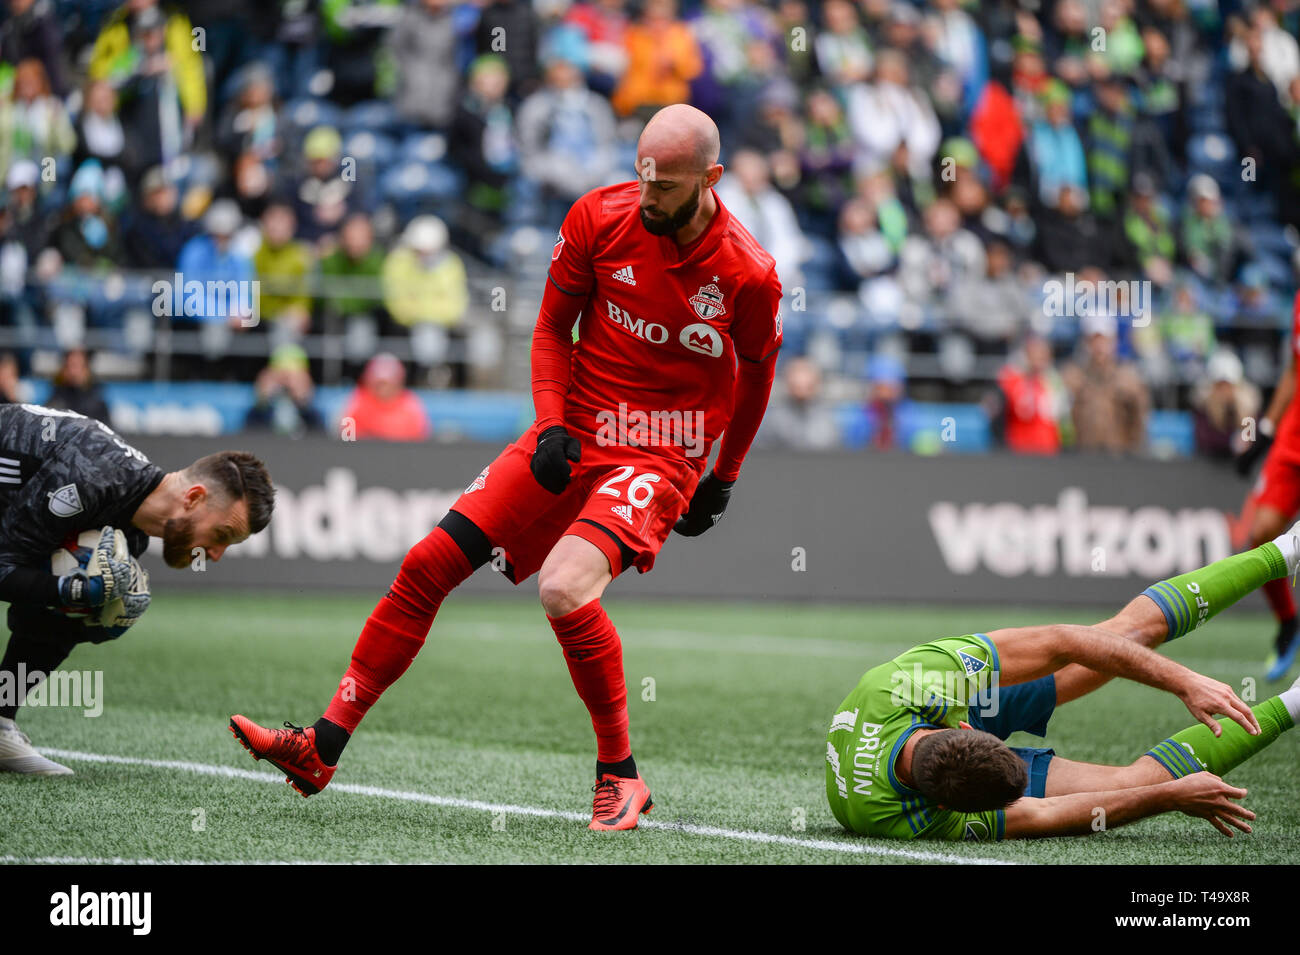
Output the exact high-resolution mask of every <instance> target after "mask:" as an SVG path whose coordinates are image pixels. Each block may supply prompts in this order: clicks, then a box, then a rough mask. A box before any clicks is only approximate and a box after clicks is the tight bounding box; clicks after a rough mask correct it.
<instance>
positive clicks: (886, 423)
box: [849, 353, 907, 451]
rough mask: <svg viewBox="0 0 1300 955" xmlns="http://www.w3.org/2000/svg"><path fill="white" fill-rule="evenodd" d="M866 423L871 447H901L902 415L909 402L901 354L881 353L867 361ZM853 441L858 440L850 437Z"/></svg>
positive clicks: (854, 442) (878, 448) (905, 373)
mask: <svg viewBox="0 0 1300 955" xmlns="http://www.w3.org/2000/svg"><path fill="white" fill-rule="evenodd" d="M867 379H868V383H867V404H866V409H865V410H866V415H865V424H866V427H867V435H868V441H869V444H870V447H872V448H875V449H876V450H878V451H887V450H891V449H894V448H899V447H901V446H902V445H901V444H900V440H901V438H900V436H899V415H900V412H901V411H902V409H903V408H904V407H905V406H906V405H907V398H906V391H905V389H906V386H907V372H906V371H905V370H904V367H903V362H902V360H901V359H899V358H898V357H896V356H894V355H891V354H886V353H881V354H878V355H874V356H872V358H871V360H870V362H868V364H867ZM849 443H851V444H856V443H857V442H856V441H853V440H852V439H850V442H849Z"/></svg>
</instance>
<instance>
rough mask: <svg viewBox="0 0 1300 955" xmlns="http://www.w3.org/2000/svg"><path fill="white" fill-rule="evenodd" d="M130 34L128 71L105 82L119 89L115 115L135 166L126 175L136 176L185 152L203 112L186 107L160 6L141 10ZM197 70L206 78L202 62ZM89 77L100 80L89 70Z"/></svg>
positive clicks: (168, 163) (167, 165)
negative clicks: (120, 124) (129, 146)
mask: <svg viewBox="0 0 1300 955" xmlns="http://www.w3.org/2000/svg"><path fill="white" fill-rule="evenodd" d="M132 33H133V40H132V46H131V52H132V53H133V54H134V57H133V59H132V60H131V64H130V69H129V72H128V73H127V74H126V75H125V76H121V77H117V78H113V77H110V78H109V81H110V82H113V83H114V85H116V86H117V89H118V95H119V100H120V106H119V115H120V116H121V118H122V127H123V129H125V130H126V135H127V140H128V141H129V142H130V143H131V158H132V159H133V165H134V168H133V169H132V170H128V175H129V177H130V178H132V179H133V180H134V179H136V178H138V177H139V175H140V174H141V173H142V172H143V171H144V170H145V169H147V168H149V167H150V166H159V165H161V166H164V167H170V166H171V164H172V163H174V162H175V161H176V160H177V159H178V158H179V157H180V156H181V155H182V154H183V153H184V152H185V151H186V150H188V149H189V147H190V145H191V144H192V142H193V138H194V132H195V130H196V129H197V128H198V126H199V124H200V123H201V122H202V121H203V112H202V111H200V112H198V113H191V112H189V110H188V109H187V106H186V103H185V99H184V95H183V91H182V88H181V85H180V82H179V77H178V76H177V68H178V65H177V61H176V58H175V54H174V53H173V52H172V50H171V49H170V47H169V40H170V38H169V24H168V20H167V18H166V16H164V14H163V13H162V12H161V11H160V10H159V8H158V7H157V6H147V7H145V8H144V9H142V10H141V11H140V13H139V15H138V16H136V17H135V19H134V20H133V21H132ZM187 49H188V45H187ZM189 55H194V54H192V53H191V54H189ZM199 69H200V73H199V77H198V79H199V81H200V82H204V78H203V73H202V66H200V67H199ZM91 75H92V78H95V79H102V78H104V77H101V76H98V75H96V74H95V73H94V72H93V71H92V74H91ZM204 105H205V108H206V97H205V99H204Z"/></svg>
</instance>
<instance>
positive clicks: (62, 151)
mask: <svg viewBox="0 0 1300 955" xmlns="http://www.w3.org/2000/svg"><path fill="white" fill-rule="evenodd" d="M5 2H6V3H7V10H5V11H4V19H3V21H0V176H2V177H3V184H4V190H3V195H4V201H3V207H2V208H0V333H2V332H4V331H5V330H6V329H8V330H10V331H11V332H13V336H12V338H11V339H10V342H11V344H13V343H17V345H16V347H14V348H13V350H14V351H15V353H16V355H17V360H18V363H19V365H20V366H22V365H25V364H26V363H27V362H28V361H29V357H30V353H31V348H30V347H24V346H23V343H24V342H35V341H39V340H41V339H40V333H41V330H42V329H50V328H52V329H55V330H57V331H58V336H57V338H58V341H59V342H60V343H61V344H62V345H64V346H65V347H67V346H75V345H77V342H75V341H71V342H70V341H69V340H68V339H69V337H70V336H71V337H72V338H74V339H75V337H76V335H77V333H78V331H79V330H82V329H92V330H94V329H100V330H108V331H110V332H111V331H114V330H116V329H119V328H122V327H124V326H125V325H126V322H125V317H126V316H127V315H128V314H129V312H130V309H131V307H132V305H133V302H134V305H135V307H137V308H139V307H141V306H144V307H148V305H147V304H146V303H150V304H152V306H153V308H152V314H153V316H155V317H157V316H159V311H158V308H157V296H156V295H155V296H154V298H153V300H152V302H150V299H149V298H148V296H143V297H142V296H140V295H137V298H136V299H135V300H133V299H132V297H131V293H130V291H129V289H128V291H127V292H120V291H119V292H117V294H108V295H106V294H104V289H105V288H108V289H109V290H110V292H112V291H113V289H114V286H113V284H112V283H111V282H106V281H105V279H106V277H109V276H112V275H115V274H117V273H120V272H121V270H123V269H128V270H140V271H142V272H146V273H149V274H153V275H161V276H164V277H166V278H170V276H171V274H172V273H178V274H177V278H178V279H180V278H181V276H183V277H184V281H190V280H198V281H200V282H203V283H222V282H243V283H248V282H252V281H254V280H255V281H257V282H259V283H260V288H261V296H260V300H259V302H258V303H257V306H256V309H257V313H258V314H257V315H256V316H250V314H249V311H250V308H249V306H248V304H247V303H241V302H237V301H236V302H231V303H226V302H217V303H214V302H212V301H211V299H210V298H209V299H207V300H204V298H203V296H199V300H198V301H197V302H194V301H190V300H189V299H187V298H186V297H185V296H184V295H183V290H182V289H177V290H176V295H175V296H174V300H175V304H176V305H177V306H178V307H176V308H175V309H172V308H170V305H171V304H172V301H171V299H172V298H173V296H168V299H169V301H168V306H169V307H168V309H167V310H166V312H165V320H166V322H167V323H168V325H169V326H170V327H174V328H176V329H177V330H180V331H185V330H194V331H197V332H199V333H200V334H199V335H198V336H197V337H196V338H195V339H194V341H196V342H198V343H199V344H198V345H196V346H195V347H194V348H193V349H192V354H190V355H188V356H186V355H185V354H184V350H185V349H184V348H181V349H180V351H178V354H177V360H176V362H175V363H174V365H173V374H175V375H179V376H181V377H199V378H218V379H220V378H226V379H229V378H234V379H237V380H242V381H248V382H255V383H256V390H257V394H258V409H260V410H258V411H257V414H258V415H260V416H261V417H259V418H257V419H256V420H259V421H270V422H272V423H274V422H276V421H285V422H287V421H289V416H288V414H287V412H286V411H285V409H286V408H287V407H289V406H291V405H295V404H297V405H301V404H303V402H302V401H295V399H294V395H295V394H297V395H298V396H299V397H301V395H302V394H304V388H305V389H307V393H309V389H310V385H311V380H312V378H313V376H317V375H318V374H319V370H320V367H321V366H320V361H321V359H320V347H319V342H320V341H321V340H322V339H337V340H340V341H343V340H346V341H347V342H348V343H350V344H349V354H352V355H354V356H366V357H368V356H369V355H372V354H374V352H375V351H377V350H378V345H379V344H380V343H390V344H391V343H393V342H397V343H399V344H401V348H397V349H394V350H397V351H399V353H400V354H399V355H397V356H394V355H385V356H384V358H385V360H384V361H383V362H381V363H380V365H382V367H380V368H378V369H375V368H373V367H372V366H371V364H367V363H366V362H364V361H363V360H361V357H358V360H357V361H355V362H353V363H352V364H351V365H349V366H347V367H348V369H349V371H350V374H351V375H352V376H353V377H355V378H356V379H357V380H358V382H359V383H364V382H371V383H374V382H378V383H379V384H380V386H381V387H382V386H383V384H384V383H385V382H390V381H392V380H393V378H394V376H395V374H396V371H397V368H401V370H402V374H403V378H405V377H407V376H408V375H409V374H412V373H413V374H415V375H418V376H419V379H418V381H417V382H416V383H417V384H420V385H425V386H433V387H463V386H466V385H472V384H474V382H475V372H474V369H475V367H476V363H477V360H476V357H475V348H473V347H471V343H470V341H469V339H470V334H469V333H470V331H471V330H472V329H473V328H474V327H475V322H476V321H478V322H483V323H487V324H489V325H490V324H491V323H492V322H494V321H499V319H498V318H496V317H495V313H494V310H493V309H492V308H491V307H490V305H489V304H488V303H487V302H482V301H476V298H475V294H474V292H473V291H472V283H471V282H470V274H471V273H472V272H474V271H475V270H479V269H481V270H486V271H487V272H488V274H493V270H495V271H496V272H497V273H505V272H510V271H511V270H513V269H515V268H516V266H517V263H518V259H517V256H518V255H519V254H520V251H521V250H524V251H527V249H529V248H535V247H536V246H537V241H536V236H538V235H542V236H544V235H545V234H546V232H548V231H549V230H552V229H554V228H555V227H556V225H558V223H559V221H560V220H561V219H562V218H563V215H564V213H565V211H566V209H567V208H568V206H569V204H570V203H571V202H572V201H573V200H574V199H575V198H577V197H578V196H579V195H581V194H582V193H583V192H585V191H586V190H588V189H590V188H592V187H594V186H598V185H601V184H604V183H608V182H616V181H620V180H626V179H629V178H632V167H633V159H634V144H635V140H636V136H637V134H638V132H639V131H640V128H641V125H642V124H643V122H644V120H645V119H646V117H648V116H649V115H650V114H652V113H653V112H654V111H655V110H656V109H657V108H659V107H660V106H662V105H665V104H668V103H673V102H679V101H687V102H691V103H693V104H695V105H697V106H699V107H700V108H702V109H704V110H706V111H707V112H709V114H710V115H711V116H713V117H714V118H715V119H716V120H717V122H718V124H719V127H720V128H721V131H722V142H723V148H724V153H723V157H722V159H723V162H724V163H725V164H726V166H727V174H726V175H725V176H724V177H723V180H722V183H721V184H720V186H719V189H718V192H719V195H720V197H721V199H722V201H723V202H724V203H725V204H726V205H727V207H728V208H729V209H730V210H731V211H732V213H733V214H734V215H736V216H737V217H738V218H739V219H740V220H741V221H742V222H743V223H744V224H745V225H746V226H747V227H748V228H749V229H750V231H751V232H753V233H754V235H755V236H756V237H757V238H758V240H759V241H760V242H761V243H762V244H763V245H764V246H765V247H766V248H767V249H768V250H769V251H770V252H771V253H772V254H773V255H774V257H775V258H776V260H777V267H778V272H779V275H780V276H781V279H782V284H783V287H784V289H785V292H786V296H787V300H786V306H785V308H784V311H783V314H784V316H785V329H786V342H787V345H786V348H785V349H784V352H783V357H782V361H783V376H782V384H781V387H780V388H779V389H778V393H777V395H776V397H775V399H774V405H773V409H772V412H771V414H770V420H769V422H768V425H767V427H766V428H765V437H764V440H767V441H769V442H772V443H777V444H782V443H788V444H796V445H798V444H810V443H811V444H814V445H818V446H836V445H839V444H844V443H848V444H855V443H856V444H862V443H870V444H873V445H875V446H880V447H889V446H895V445H897V444H899V443H900V439H899V429H898V428H897V427H896V417H897V415H898V413H899V409H900V408H902V407H904V406H905V404H906V403H907V402H908V401H916V400H919V401H934V400H943V401H954V402H966V403H973V404H978V405H979V407H980V408H981V409H982V410H983V412H984V413H985V414H986V416H987V418H988V420H989V421H990V422H991V427H992V431H993V433H994V434H995V436H996V437H997V439H998V440H1001V441H1004V442H1005V443H1006V444H1007V445H1008V446H1010V447H1011V448H1013V449H1015V450H1022V451H1026V452H1035V453H1051V452H1054V451H1056V450H1059V449H1061V448H1064V447H1080V448H1103V449H1107V450H1111V451H1117V452H1127V451H1140V450H1142V448H1143V446H1144V443H1145V441H1146V437H1147V431H1146V425H1147V421H1148V416H1149V415H1150V413H1151V412H1152V410H1153V409H1161V408H1164V409H1170V408H1172V409H1183V410H1186V411H1190V412H1192V413H1193V414H1194V415H1195V421H1196V430H1195V439H1196V445H1197V447H1198V448H1199V449H1201V450H1203V451H1205V452H1206V453H1212V454H1227V453H1230V452H1231V447H1230V446H1231V445H1232V442H1233V427H1232V422H1233V421H1234V420H1239V418H1240V412H1241V410H1242V409H1243V408H1246V407H1255V406H1257V405H1258V402H1259V391H1260V389H1261V388H1268V387H1271V385H1272V384H1273V382H1274V381H1275V379H1276V376H1277V374H1278V372H1279V370H1280V362H1281V361H1282V355H1283V351H1282V348H1281V345H1282V342H1283V341H1284V339H1285V336H1286V335H1287V333H1288V329H1289V320H1290V308H1289V305H1290V297H1291V295H1292V294H1293V292H1294V289H1295V269H1294V267H1293V261H1294V259H1295V251H1296V248H1297V246H1300V234H1298V233H1297V231H1296V226H1297V224H1298V223H1300V201H1297V200H1298V199H1300V194H1298V190H1300V135H1298V130H1300V45H1298V44H1297V35H1300V2H1297V0H1269V2H1256V3H1234V2H1231V0H1225V2H1217V3H1216V2H1210V0H1140V2H1139V0H987V2H982V3H974V2H962V0H930V2H909V0H856V2H852V0H825V2H820V3H814V2H805V0H765V2H758V0H696V2H688V0H683V2H680V3H679V2H676V0H576V2H571V0H475V2H454V0H410V2H401V0H373V2H358V0H269V2H263V3H253V2H251V0H221V2H215V0H195V2H189V3H174V4H173V3H165V2H159V0H128V2H127V3H125V4H123V5H121V6H118V5H116V4H113V3H105V2H99V0H82V2H75V3H74V2H71V0H5ZM521 236H533V237H534V238H533V241H532V243H531V245H530V243H528V242H523V241H521ZM542 248H543V249H544V248H549V243H545V242H544V240H543V244H542ZM87 277H89V279H90V280H89V281H87ZM1063 281H1064V282H1065V283H1066V288H1068V289H1074V288H1082V287H1085V286H1087V287H1092V288H1105V287H1108V286H1115V287H1117V288H1119V289H1120V291H1119V292H1118V293H1117V294H1116V295H1115V296H1112V297H1111V298H1108V299H1106V301H1104V302H1101V303H1100V304H1099V303H1098V301H1096V300H1092V301H1090V302H1082V301H1080V302H1079V303H1078V304H1077V307H1076V303H1075V302H1074V301H1072V300H1071V301H1066V302H1065V303H1064V305H1065V307H1064V309H1062V308H1061V307H1060V306H1061V305H1062V302H1061V300H1060V298H1059V296H1057V297H1055V298H1054V293H1053V288H1054V283H1056V286H1058V287H1059V285H1060V283H1061V282H1063ZM151 287H152V286H146V288H151ZM1067 294H1068V293H1067ZM70 306H71V307H70ZM254 318H255V320H251V319H254ZM69 329H71V330H72V331H71V332H70V331H69ZM24 336H26V337H25V338H24ZM258 336H262V337H264V338H265V342H264V344H263V345H262V346H261V347H257V348H243V347H235V345H232V344H231V343H232V342H235V341H236V340H237V339H241V338H244V339H247V338H251V337H258ZM128 337H129V336H128ZM177 341H184V339H177ZM402 343H405V344H402ZM124 347H127V346H124ZM135 347H141V346H140V345H139V344H138V343H137V344H136V346H135ZM145 347H147V346H145ZM287 348H294V349H297V350H296V351H287V350H286V349H287ZM74 350H75V349H74ZM479 352H480V353H481V354H480V358H481V360H482V361H487V362H492V361H497V362H499V361H500V349H492V348H487V349H486V350H483V349H480V350H479ZM482 356H486V357H482ZM394 363H395V364H394ZM295 369H300V372H301V373H299V372H298V371H295ZM372 374H373V376H374V377H372ZM303 375H305V376H306V383H305V384H304V383H303V382H301V381H299V382H298V384H297V385H295V384H294V383H293V381H294V379H295V378H301V377H302V376H303ZM507 384H508V385H513V386H514V387H522V383H520V382H513V383H510V382H507ZM285 396H287V400H288V404H287V405H286V404H285V403H284V400H283V399H284V398H285ZM273 398H274V400H273ZM846 399H848V400H852V401H857V402H859V403H860V405H861V407H862V409H863V416H860V417H861V419H862V421H865V425H861V424H858V425H852V426H846V424H845V422H844V420H842V416H840V417H836V416H835V415H834V414H833V413H831V412H830V411H829V410H828V409H830V408H832V407H835V406H838V405H839V404H842V402H843V401H844V400H846ZM307 403H308V404H309V401H308V402H307ZM273 404H274V405H275V407H277V408H279V409H280V410H279V412H278V413H277V412H276V411H275V410H274V409H273V408H272V405H273ZM823 404H824V405H825V406H826V407H825V409H823V410H825V411H826V413H825V414H820V413H819V412H818V411H817V408H818V407H819V405H823ZM255 410H256V409H255ZM1234 415H1236V416H1237V418H1236V419H1234V418H1233V416H1234ZM308 417H310V416H308ZM315 426H317V423H315V422H312V421H310V420H308V421H303V420H297V422H296V423H295V424H294V425H293V427H294V428H311V427H315ZM846 427H850V430H851V428H852V427H859V429H860V432H861V433H858V434H856V435H849V434H846ZM863 428H864V429H865V430H862V429H863ZM412 433H421V432H419V430H418V428H417V429H415V431H413V432H412Z"/></svg>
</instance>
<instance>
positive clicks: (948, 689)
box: [826, 633, 1006, 841]
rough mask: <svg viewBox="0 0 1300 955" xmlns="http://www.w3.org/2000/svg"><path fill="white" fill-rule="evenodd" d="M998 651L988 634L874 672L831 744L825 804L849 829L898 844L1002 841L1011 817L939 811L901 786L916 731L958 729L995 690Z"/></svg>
mask: <svg viewBox="0 0 1300 955" xmlns="http://www.w3.org/2000/svg"><path fill="white" fill-rule="evenodd" d="M997 673H998V651H997V648H996V647H994V646H993V642H992V641H991V640H989V638H988V637H987V636H985V635H984V634H982V633H976V634H969V635H967V636H964V637H946V638H944V639H942V640H935V641H934V642H932V643H926V644H922V645H921V646H919V647H913V648H912V649H911V650H908V651H907V652H906V653H903V654H900V655H899V656H897V657H895V658H894V659H892V660H890V661H889V662H888V663H886V664H884V665H882V666H878V667H875V668H874V669H871V670H868V671H867V672H866V673H865V674H864V675H863V677H862V679H861V680H859V681H858V685H857V686H856V687H854V689H853V692H852V693H850V694H849V695H848V696H847V697H845V699H844V702H843V703H841V704H840V705H839V707H838V710H837V712H836V714H835V717H834V719H833V720H832V721H831V730H830V735H829V736H828V737H827V738H826V797H827V799H828V800H829V801H830V804H831V812H832V813H834V814H835V818H836V819H838V820H839V821H840V824H841V825H843V826H844V827H845V828H846V829H850V830H852V831H853V832H859V833H862V834H863V835H868V836H887V837H889V838H894V839H952V840H973V841H986V840H994V839H1001V838H1002V835H1003V831H1004V828H1005V821H1006V820H1005V813H1004V812H1003V811H1002V810H1000V809H998V810H992V811H989V812H954V811H952V810H948V809H940V808H939V807H938V806H936V805H935V804H933V803H931V802H929V801H928V800H927V799H926V798H925V797H924V796H922V795H921V794H920V793H919V792H917V791H916V790H915V789H912V788H911V787H909V786H905V785H904V784H903V783H902V782H901V781H899V779H898V775H897V773H896V770H895V762H896V761H897V759H898V754H899V753H901V752H902V751H903V745H904V744H905V743H906V742H907V740H908V738H909V737H910V736H911V735H912V734H913V733H914V732H915V731H916V730H918V729H927V728H929V729H939V728H943V727H948V728H954V729H955V728H956V726H957V724H958V723H960V722H962V721H963V720H966V719H967V713H968V711H969V709H970V707H971V706H972V705H975V706H979V705H981V701H982V700H985V699H989V698H991V695H990V694H991V690H995V689H996V687H997Z"/></svg>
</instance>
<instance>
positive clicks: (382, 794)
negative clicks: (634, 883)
mask: <svg viewBox="0 0 1300 955" xmlns="http://www.w3.org/2000/svg"><path fill="white" fill-rule="evenodd" d="M42 752H43V753H44V754H45V755H46V756H51V757H55V758H58V759H73V760H81V761H83V762H88V763H114V764H117V765H121V766H148V767H150V768H152V769H174V770H180V771H181V772H187V773H197V774H199V775H201V776H221V777H224V778H226V779H246V780H249V781H251V782H258V783H281V782H283V780H284V777H283V776H282V775H280V774H279V773H275V774H272V773H263V772H258V771H255V770H251V769H236V768H235V767H234V766H219V765H215V764H212V763H190V762H185V761H183V760H172V759H144V758H141V757H138V756H111V755H108V754H105V753H79V752H76V751H73V750H66V749H43V750H42ZM330 789H331V791H334V792H345V793H354V794H356V795H358V796H375V797H378V798H380V799H397V800H401V801H402V802H418V803H424V804H426V805H430V806H443V807H446V808H449V809H472V810H477V811H479V812H486V813H492V814H494V815H495V814H497V813H505V814H506V815H510V816H533V817H536V818H543V819H563V820H565V821H566V822H589V821H590V817H589V816H587V815H585V814H583V813H580V812H565V811H564V810H560V809H543V808H541V807H540V806H516V805H512V804H509V803H494V802H483V801H481V800H478V799H460V798H458V797H456V796H437V795H434V794H433V793H421V792H409V791H404V790H400V789H383V788H381V787H379V786H363V785H361V784H359V783H333V784H332V785H331V786H330ZM637 825H638V827H639V828H642V829H663V830H668V831H670V832H684V833H686V834H688V835H692V836H704V837H707V838H714V839H733V840H736V841H739V842H758V843H764V844H770V845H782V846H795V847H797V848H801V849H815V850H818V851H821V852H847V853H849V854H851V855H868V856H885V857H888V858H895V859H914V860H916V861H919V862H946V863H950V864H953V865H1014V864H1015V863H1013V862H1010V861H1007V860H1005V859H984V858H979V857H975V856H959V855H950V854H948V853H945V852H924V851H921V850H919V849H896V848H893V847H890V846H879V845H874V844H871V843H865V842H847V841H846V842H840V841H838V840H835V839H799V838H796V837H794V836H780V835H776V834H775V833H771V832H758V831H755V830H750V829H724V828H722V827H720V826H699V825H695V824H693V823H678V822H659V821H657V820H652V819H643V820H641V822H639V823H638V824H637ZM8 859H9V857H7V856H0V861H6V860H8ZM123 861H124V862H126V861H129V860H123ZM88 864H94V862H93V861H91V862H90V863H88ZM144 864H148V861H147V860H146V861H145V863H144Z"/></svg>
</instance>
